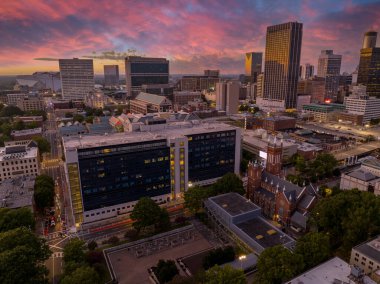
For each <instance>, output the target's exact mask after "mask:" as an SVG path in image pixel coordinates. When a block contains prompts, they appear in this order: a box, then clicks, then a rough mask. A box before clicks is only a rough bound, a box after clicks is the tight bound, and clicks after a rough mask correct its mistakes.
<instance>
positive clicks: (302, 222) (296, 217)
mask: <svg viewBox="0 0 380 284" xmlns="http://www.w3.org/2000/svg"><path fill="white" fill-rule="evenodd" d="M290 221H291V222H292V223H295V224H296V225H298V226H300V227H301V228H304V229H306V222H307V215H306V214H302V213H301V212H299V211H295V212H294V213H293V215H292V217H290Z"/></svg>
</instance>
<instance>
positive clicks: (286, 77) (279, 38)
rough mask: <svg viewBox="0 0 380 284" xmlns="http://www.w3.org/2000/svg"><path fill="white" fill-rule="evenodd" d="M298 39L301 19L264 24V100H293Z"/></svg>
mask: <svg viewBox="0 0 380 284" xmlns="http://www.w3.org/2000/svg"><path fill="white" fill-rule="evenodd" d="M301 43H302V23H297V22H289V23H285V24H280V25H275V26H270V27H268V28H267V36H266V46H265V71H264V94H263V98H264V100H268V101H275V102H277V103H278V102H283V103H284V107H286V108H295V107H296V104H297V96H296V94H297V81H298V77H299V66H300V56H301Z"/></svg>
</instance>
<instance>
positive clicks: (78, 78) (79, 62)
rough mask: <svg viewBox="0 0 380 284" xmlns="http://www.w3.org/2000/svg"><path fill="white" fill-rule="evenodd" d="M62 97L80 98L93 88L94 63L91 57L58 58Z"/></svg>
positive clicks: (68, 98)
mask: <svg viewBox="0 0 380 284" xmlns="http://www.w3.org/2000/svg"><path fill="white" fill-rule="evenodd" d="M59 71H60V73H61V84H62V98H63V99H65V100H81V101H83V100H84V98H85V96H86V95H87V94H88V93H89V92H90V91H92V90H93V89H94V65H93V62H92V59H78V58H73V59H59Z"/></svg>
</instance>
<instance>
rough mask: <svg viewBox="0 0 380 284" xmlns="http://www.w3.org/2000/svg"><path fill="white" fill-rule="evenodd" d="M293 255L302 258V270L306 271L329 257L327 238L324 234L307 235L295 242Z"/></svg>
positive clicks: (312, 233)
mask: <svg viewBox="0 0 380 284" xmlns="http://www.w3.org/2000/svg"><path fill="white" fill-rule="evenodd" d="M295 253H296V254H299V255H301V256H302V259H303V260H304V264H305V268H304V270H308V269H310V268H312V267H314V266H316V265H318V264H320V263H322V262H323V261H325V260H326V259H328V258H329V257H330V255H331V251H330V241H329V237H328V236H327V235H326V234H324V233H317V232H311V233H308V234H306V235H304V236H302V237H301V238H299V239H298V240H297V244H296V249H295Z"/></svg>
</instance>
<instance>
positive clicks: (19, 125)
mask: <svg viewBox="0 0 380 284" xmlns="http://www.w3.org/2000/svg"><path fill="white" fill-rule="evenodd" d="M13 129H14V130H23V129H25V123H24V122H23V121H22V120H18V121H16V122H14V123H13Z"/></svg>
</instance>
